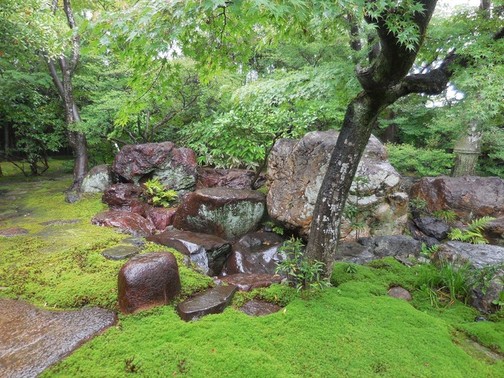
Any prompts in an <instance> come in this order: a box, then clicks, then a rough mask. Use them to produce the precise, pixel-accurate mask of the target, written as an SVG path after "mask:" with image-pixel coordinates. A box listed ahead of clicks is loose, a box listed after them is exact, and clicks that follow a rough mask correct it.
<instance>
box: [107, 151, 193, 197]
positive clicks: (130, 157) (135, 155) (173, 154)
mask: <svg viewBox="0 0 504 378" xmlns="http://www.w3.org/2000/svg"><path fill="white" fill-rule="evenodd" d="M196 167H197V164H196V154H195V153H194V151H193V150H191V149H189V148H178V147H176V146H175V145H174V144H173V143H172V142H163V143H146V144H136V145H126V146H124V147H123V148H122V149H121V151H119V153H118V154H117V155H116V157H115V160H114V164H113V166H112V170H113V171H114V172H115V173H116V174H117V175H119V176H120V177H121V178H122V179H123V180H124V181H126V182H133V183H136V184H138V183H140V182H144V181H146V180H148V179H150V178H153V177H155V178H158V179H159V180H160V181H161V183H162V184H163V185H165V186H166V187H169V188H171V189H174V190H177V191H182V192H184V191H189V190H193V189H194V187H195V184H196V175H197V172H196Z"/></svg>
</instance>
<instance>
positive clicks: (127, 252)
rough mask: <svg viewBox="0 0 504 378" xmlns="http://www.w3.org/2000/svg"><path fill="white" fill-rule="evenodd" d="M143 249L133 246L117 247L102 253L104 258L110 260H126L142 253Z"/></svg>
mask: <svg viewBox="0 0 504 378" xmlns="http://www.w3.org/2000/svg"><path fill="white" fill-rule="evenodd" d="M140 251H141V249H140V248H138V247H135V246H133V245H116V246H115V247H111V248H107V249H105V250H104V251H103V252H102V256H103V257H105V258H106V259H108V260H125V259H128V258H130V257H133V256H135V255H137V254H138V253H140Z"/></svg>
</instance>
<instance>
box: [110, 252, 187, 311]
mask: <svg viewBox="0 0 504 378" xmlns="http://www.w3.org/2000/svg"><path fill="white" fill-rule="evenodd" d="M180 289H181V285H180V276H179V270H178V265H177V260H176V259H175V256H173V254H172V253H170V252H155V253H146V254H143V255H138V256H135V257H133V258H131V259H130V260H129V261H128V262H127V263H126V264H124V265H123V267H122V268H121V270H120V271H119V276H118V290H119V294H118V297H119V308H120V310H121V311H122V312H123V313H125V314H131V313H135V312H138V311H141V310H146V309H149V308H152V307H155V306H162V305H165V304H168V303H169V302H170V301H171V300H173V299H174V298H175V297H176V296H177V295H178V294H179V293H180Z"/></svg>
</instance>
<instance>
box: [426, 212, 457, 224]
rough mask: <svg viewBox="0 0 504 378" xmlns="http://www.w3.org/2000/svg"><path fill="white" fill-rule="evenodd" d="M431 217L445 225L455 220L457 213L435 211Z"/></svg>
mask: <svg viewBox="0 0 504 378" xmlns="http://www.w3.org/2000/svg"><path fill="white" fill-rule="evenodd" d="M432 215H433V216H434V217H435V218H437V219H441V220H444V221H445V222H447V223H451V222H454V221H456V220H457V213H455V212H454V211H453V210H435V211H433V212H432Z"/></svg>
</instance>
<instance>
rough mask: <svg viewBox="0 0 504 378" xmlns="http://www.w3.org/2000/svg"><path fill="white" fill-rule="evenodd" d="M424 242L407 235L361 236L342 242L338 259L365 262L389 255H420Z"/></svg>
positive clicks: (358, 262)
mask: <svg viewBox="0 0 504 378" xmlns="http://www.w3.org/2000/svg"><path fill="white" fill-rule="evenodd" d="M421 248H422V243H421V242H419V241H418V240H415V239H413V238H412V237H410V236H405V235H392V236H376V237H373V238H361V239H359V240H358V241H357V242H347V243H341V244H340V246H339V255H338V257H337V259H338V260H341V261H348V262H352V263H356V264H365V263H368V262H370V261H373V260H377V259H381V258H384V257H387V256H393V257H398V256H402V257H409V256H415V257H418V256H419V255H420V250H421Z"/></svg>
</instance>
